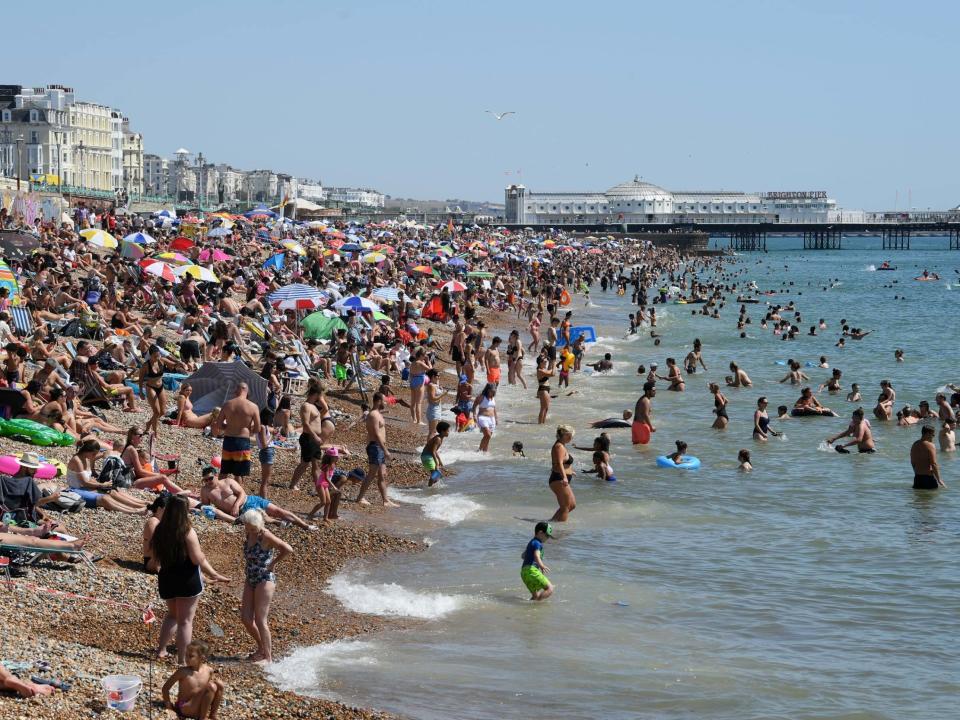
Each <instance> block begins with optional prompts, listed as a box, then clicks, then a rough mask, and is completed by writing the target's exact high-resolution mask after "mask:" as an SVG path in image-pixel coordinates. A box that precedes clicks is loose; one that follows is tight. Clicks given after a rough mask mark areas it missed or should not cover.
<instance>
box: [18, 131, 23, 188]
mask: <svg viewBox="0 0 960 720" xmlns="http://www.w3.org/2000/svg"><path fill="white" fill-rule="evenodd" d="M22 171H23V135H17V192H20V173H21V172H22Z"/></svg>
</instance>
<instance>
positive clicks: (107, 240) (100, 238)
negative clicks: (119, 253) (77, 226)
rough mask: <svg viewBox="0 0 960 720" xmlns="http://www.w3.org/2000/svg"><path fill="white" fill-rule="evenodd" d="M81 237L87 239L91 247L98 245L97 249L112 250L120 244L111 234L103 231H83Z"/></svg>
mask: <svg viewBox="0 0 960 720" xmlns="http://www.w3.org/2000/svg"><path fill="white" fill-rule="evenodd" d="M80 236H81V237H83V238H84V239H86V241H87V242H88V243H90V244H91V245H96V246H97V247H102V248H106V249H108V250H112V249H113V248H115V247H117V246H118V245H119V244H120V243H118V242H117V239H116V238H115V237H114V236H113V235H111V234H110V233H108V232H104V231H103V230H96V229H94V228H90V229H89V230H81V231H80Z"/></svg>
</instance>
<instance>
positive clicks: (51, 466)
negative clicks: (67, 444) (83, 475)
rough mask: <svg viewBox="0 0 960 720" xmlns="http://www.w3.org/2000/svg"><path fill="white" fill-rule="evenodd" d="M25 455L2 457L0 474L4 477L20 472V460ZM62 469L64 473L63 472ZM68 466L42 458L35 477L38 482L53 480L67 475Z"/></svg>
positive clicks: (0, 458) (0, 459)
mask: <svg viewBox="0 0 960 720" xmlns="http://www.w3.org/2000/svg"><path fill="white" fill-rule="evenodd" d="M21 457H23V453H17V454H16V455H0V473H3V474H4V475H16V474H17V473H18V472H20V458H21ZM61 469H62V472H61ZM66 472H67V468H66V466H65V465H64V464H63V463H62V462H60V461H59V460H48V459H46V458H45V457H43V456H40V467H39V469H38V470H37V472H36V474H35V475H34V477H36V478H37V479H38V480H51V479H53V478H55V477H61V476H62V475H64V474H66Z"/></svg>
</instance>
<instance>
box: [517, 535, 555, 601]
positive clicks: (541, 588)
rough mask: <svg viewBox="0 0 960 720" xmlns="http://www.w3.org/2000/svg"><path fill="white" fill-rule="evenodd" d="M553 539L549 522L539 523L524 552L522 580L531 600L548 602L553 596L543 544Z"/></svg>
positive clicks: (521, 570) (521, 567)
mask: <svg viewBox="0 0 960 720" xmlns="http://www.w3.org/2000/svg"><path fill="white" fill-rule="evenodd" d="M550 537H553V527H552V526H551V525H550V523H548V522H538V523H537V526H536V527H535V528H534V531H533V539H532V540H531V541H530V542H528V543H527V547H526V549H525V550H524V551H523V556H522V557H523V565H521V566H520V579H521V580H523V584H524V585H526V586H527V590H529V591H530V599H531V600H546V599H547V598H548V597H550V596H551V595H553V585H552V584H551V583H550V581H549V580H547V576H546V573H548V572H550V568H548V567H547V566H546V565H545V564H544V562H543V544H544V543H545V542H546V541H547V538H550Z"/></svg>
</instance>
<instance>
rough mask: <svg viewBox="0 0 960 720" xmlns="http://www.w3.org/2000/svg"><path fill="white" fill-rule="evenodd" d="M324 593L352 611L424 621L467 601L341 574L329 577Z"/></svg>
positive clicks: (440, 615)
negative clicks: (367, 581)
mask: <svg viewBox="0 0 960 720" xmlns="http://www.w3.org/2000/svg"><path fill="white" fill-rule="evenodd" d="M327 592H328V593H330V594H331V595H333V596H334V597H335V598H336V599H337V600H339V601H340V603H341V604H342V605H343V606H344V607H345V608H347V609H348V610H351V611H352V612H356V613H362V614H365V615H383V616H388V617H413V618H421V619H423V620H435V619H437V618H442V617H443V616H445V615H449V614H450V613H452V612H453V611H455V610H458V609H460V608H461V607H463V606H464V604H465V603H466V602H467V598H465V597H462V596H458V595H444V594H443V593H431V592H416V591H413V590H408V589H407V588H405V587H402V586H401V585H397V584H396V583H365V582H360V579H359V578H357V577H356V576H352V575H344V574H341V575H335V576H334V577H332V578H330V580H329V582H328V583H327Z"/></svg>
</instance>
